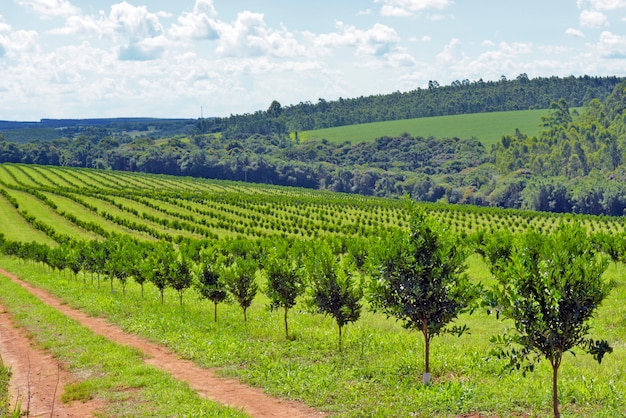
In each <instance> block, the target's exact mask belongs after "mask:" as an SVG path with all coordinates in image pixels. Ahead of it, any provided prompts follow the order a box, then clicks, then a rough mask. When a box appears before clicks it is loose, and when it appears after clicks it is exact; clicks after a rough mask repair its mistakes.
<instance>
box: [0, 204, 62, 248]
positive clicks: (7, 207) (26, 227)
mask: <svg viewBox="0 0 626 418" xmlns="http://www.w3.org/2000/svg"><path fill="white" fill-rule="evenodd" d="M0 219H2V227H1V229H0V233H2V234H3V235H4V237H5V238H6V239H8V240H11V241H18V242H28V241H37V242H40V243H42V244H47V245H54V241H53V240H52V239H51V238H49V237H48V236H46V234H44V233H43V232H41V231H38V230H36V229H35V228H33V227H32V226H31V225H30V224H29V223H28V222H26V220H25V219H24V218H23V217H22V216H21V215H20V214H19V213H18V212H17V209H15V208H14V207H13V205H11V203H10V202H9V201H8V200H7V199H6V198H5V197H4V196H0Z"/></svg>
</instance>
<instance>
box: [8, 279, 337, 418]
mask: <svg viewBox="0 0 626 418" xmlns="http://www.w3.org/2000/svg"><path fill="white" fill-rule="evenodd" d="M0 274H2V275H4V276H6V277H8V278H9V279H11V280H13V281H14V282H15V283H17V284H19V285H20V286H22V287H23V288H24V289H26V290H28V291H29V292H31V293H32V294H33V295H35V296H37V297H38V298H39V299H40V300H42V301H43V302H44V303H46V304H47V305H49V306H51V307H53V308H55V309H57V310H58V311H60V312H62V313H63V314H65V315H67V316H68V317H70V318H72V319H74V320H76V321H78V322H79V323H80V324H82V325H83V326H85V327H87V328H89V329H90V330H91V331H93V332H94V333H95V334H98V335H102V336H104V337H106V338H108V339H109V340H111V341H114V342H116V343H119V344H123V345H126V346H130V347H133V348H135V349H137V350H140V351H141V352H143V353H145V354H146V355H147V357H148V358H147V359H146V363H148V364H151V365H153V366H154V367H157V368H159V369H162V370H165V371H167V372H168V373H170V374H171V375H172V376H174V377H175V378H176V379H179V380H182V381H185V382H187V383H188V384H189V386H190V387H191V388H193V389H194V390H195V391H197V392H198V393H199V394H200V395H201V396H203V397H205V398H208V399H211V400H213V401H215V402H219V403H221V404H224V405H228V406H232V407H234V408H239V409H242V410H243V411H244V412H245V413H246V414H248V415H250V416H251V417H268V418H269V417H273V418H308V417H316V418H319V417H324V416H326V414H325V413H323V412H321V411H317V410H314V409H312V408H309V407H307V406H306V405H303V404H302V403H299V402H294V401H286V400H281V399H277V398H274V397H271V396H269V395H267V394H265V393H263V391H261V390H260V389H256V388H251V387H249V386H247V385H244V384H242V383H240V382H238V381H236V380H233V379H225V378H220V377H217V376H215V374H214V373H213V372H212V371H211V370H210V369H205V368H202V367H200V366H198V365H196V364H194V363H193V362H191V361H187V360H183V359H180V358H179V357H178V356H177V355H176V354H174V353H172V352H170V351H168V350H167V349H166V348H164V347H162V346H160V345H158V344H155V343H152V342H150V341H147V340H145V339H143V338H140V337H138V336H136V335H132V334H128V333H126V332H124V331H122V330H121V329H120V328H118V327H117V326H115V325H112V324H110V323H108V322H107V321H106V320H105V319H103V318H95V317H91V316H88V315H86V314H85V313H84V312H82V311H79V310H76V309H72V308H70V307H68V306H67V305H64V304H63V303H62V302H61V301H60V300H59V299H58V298H56V297H55V296H53V295H51V294H50V293H48V292H46V291H45V290H42V289H39V288H36V287H34V286H32V285H30V284H29V283H27V282H24V281H22V280H20V279H19V278H18V277H16V276H15V275H13V274H11V273H9V272H7V271H5V270H2V269H0ZM5 316H7V315H6V314H4V315H2V316H0V325H3V326H5V325H4V324H5V320H6V318H5ZM1 329H2V330H4V328H1ZM2 340H4V338H3V339H2ZM26 344H27V345H30V344H29V343H28V342H27V343H26ZM5 345H7V344H5V343H4V341H1V342H0V346H5ZM9 345H11V346H13V345H17V344H14V342H13V341H11V342H10V343H9ZM16 351H22V350H16ZM2 357H3V360H4V361H5V363H6V364H7V365H9V366H11V367H12V368H13V373H14V375H15V376H16V379H18V378H17V376H19V375H23V373H25V372H27V370H28V368H26V369H25V370H24V371H20V372H18V370H17V369H16V368H15V366H14V365H13V363H12V361H11V359H10V358H8V356H6V357H5V354H4V352H2ZM54 368H55V370H54V371H53V372H54V380H55V382H56V368H57V367H56V366H54ZM30 370H31V376H32V370H33V367H32V361H31V367H30ZM46 373H48V374H49V373H50V371H48V372H46ZM22 379H23V377H22ZM32 380H33V379H32V377H31V381H32ZM61 388H62V386H59V389H58V391H57V392H61ZM50 392H51V391H50ZM57 396H58V394H57ZM57 405H58V404H57ZM56 408H57V406H55V410H56ZM31 409H32V408H31ZM89 415H92V414H88V415H84V414H83V415H55V416H58V417H73V416H89ZM46 416H49V413H48V415H46Z"/></svg>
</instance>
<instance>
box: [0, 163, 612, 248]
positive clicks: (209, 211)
mask: <svg viewBox="0 0 626 418" xmlns="http://www.w3.org/2000/svg"><path fill="white" fill-rule="evenodd" d="M51 185H53V186H51ZM0 188H1V189H2V190H3V193H5V195H6V196H8V197H10V198H11V199H12V200H13V201H14V202H15V203H16V204H17V205H18V206H19V207H18V208H15V207H14V206H12V205H11V204H10V203H9V201H8V200H7V197H6V196H4V197H2V198H1V199H0V210H1V211H2V213H3V218H4V219H6V220H7V222H5V223H4V224H3V225H0V233H4V234H5V235H6V236H7V238H9V239H12V240H17V241H31V240H34V241H37V242H42V243H44V242H45V243H50V240H51V239H55V240H57V241H58V240H59V239H62V237H69V238H79V239H95V238H97V237H98V236H100V237H103V234H104V235H106V234H109V233H110V234H127V235H132V236H133V237H135V238H139V239H144V240H154V239H155V238H156V239H166V240H168V241H176V240H179V239H181V238H184V237H187V238H192V239H203V238H226V237H256V238H262V237H272V236H277V237H301V238H315V237H322V236H346V237H349V236H371V235H378V234H380V233H381V232H383V231H386V230H389V229H391V228H398V227H400V228H402V227H406V225H407V224H406V221H407V217H406V216H407V215H406V213H405V210H404V203H403V202H402V201H400V200H389V199H380V198H374V197H364V196H359V195H348V194H339V193H330V192H324V191H315V190H307V189H295V188H284V187H276V186H271V185H257V184H246V183H235V182H226V181H215V180H202V179H191V178H177V177H167V176H154V175H148V174H137V173H119V172H110V171H108V172H107V171H97V170H84V169H74V168H58V167H45V166H29V165H6V164H5V165H1V166H0ZM425 207H426V208H427V209H428V210H429V211H430V212H431V213H432V214H433V215H434V216H435V217H437V218H438V219H439V220H440V221H441V222H444V223H446V224H447V225H449V227H450V228H451V229H452V230H455V231H457V232H459V233H462V232H464V233H471V232H474V231H477V230H479V229H484V230H493V231H496V230H509V231H523V230H525V229H527V228H528V227H533V228H536V229H539V230H543V231H546V232H547V231H550V230H551V229H552V228H553V227H554V226H555V225H556V224H557V223H558V222H560V221H561V220H566V221H569V222H571V221H573V220H574V219H578V220H579V221H580V222H582V223H583V225H585V226H587V228H589V230H590V231H607V232H620V231H623V230H624V222H623V219H622V218H607V217H590V216H573V215H557V214H550V213H535V212H524V211H515V210H501V209H495V208H479V207H471V206H453V205H441V204H427V205H425ZM33 218H34V219H33ZM35 220H36V221H37V222H35ZM44 233H47V234H48V236H47V237H46V236H45V234H44ZM54 234H57V236H56V237H55V236H54Z"/></svg>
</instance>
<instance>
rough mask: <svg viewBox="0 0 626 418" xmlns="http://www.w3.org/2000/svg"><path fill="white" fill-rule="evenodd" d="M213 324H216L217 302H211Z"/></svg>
mask: <svg viewBox="0 0 626 418" xmlns="http://www.w3.org/2000/svg"><path fill="white" fill-rule="evenodd" d="M213 322H216V323H217V302H213Z"/></svg>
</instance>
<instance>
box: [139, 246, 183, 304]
mask: <svg viewBox="0 0 626 418" xmlns="http://www.w3.org/2000/svg"><path fill="white" fill-rule="evenodd" d="M148 260H149V261H148V263H149V266H150V269H149V270H148V271H146V273H147V275H148V280H150V282H152V284H154V285H155V286H156V288H157V289H159V293H160V294H161V303H163V296H164V292H165V288H166V287H167V286H168V285H169V284H170V280H169V277H170V275H171V274H172V267H173V266H174V263H175V262H176V252H175V251H174V248H173V247H172V245H171V244H169V243H164V242H159V243H158V244H156V245H155V247H154V249H153V251H152V253H151V254H150V256H149V257H148Z"/></svg>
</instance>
